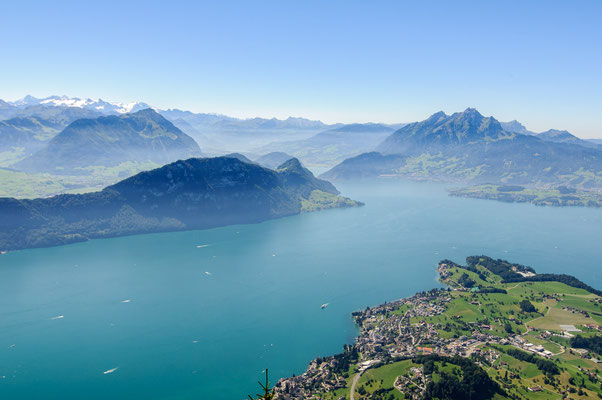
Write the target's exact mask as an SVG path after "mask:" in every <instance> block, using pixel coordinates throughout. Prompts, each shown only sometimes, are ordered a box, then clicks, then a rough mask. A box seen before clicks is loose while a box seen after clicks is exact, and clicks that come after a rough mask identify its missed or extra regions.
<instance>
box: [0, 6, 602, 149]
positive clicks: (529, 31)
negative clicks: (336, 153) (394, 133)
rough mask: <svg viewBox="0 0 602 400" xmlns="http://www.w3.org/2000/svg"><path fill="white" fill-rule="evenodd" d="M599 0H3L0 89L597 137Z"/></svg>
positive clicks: (601, 130) (601, 104)
mask: <svg viewBox="0 0 602 400" xmlns="http://www.w3.org/2000/svg"><path fill="white" fill-rule="evenodd" d="M601 20H602V1H599V0H596V1H558V2H555V1H524V0H523V1H516V2H514V1H501V2H494V1H474V2H468V1H466V2H452V1H441V2H435V1H433V2H430V1H412V2H402V1H392V2H385V1H382V2H381V1H326V0H322V1H299V2H292V1H282V0H281V1H274V2H271V1H247V2H228V1H219V2H217V1H216V2H206V3H204V2H184V1H182V2H177V1H170V2H166V1H161V2H152V1H145V2H126V1H123V2H111V1H102V2H82V1H77V2H62V1H52V2H48V1H44V2H42V1H40V2H32V1H12V2H5V4H3V6H2V11H1V12H0V35H1V37H2V38H3V40H2V54H3V57H2V59H1V62H0V73H1V74H0V76H1V77H2V78H1V79H0V98H3V99H8V100H14V99H16V98H20V97H23V96H24V95H25V94H28V93H29V94H32V95H35V96H48V95H51V94H66V95H69V96H76V97H92V98H98V97H101V98H103V99H105V100H110V101H123V102H127V101H134V100H139V101H145V102H147V103H149V104H151V105H154V106H157V107H160V108H182V109H189V110H192V111H197V112H218V113H223V114H228V115H233V116H239V117H252V116H263V117H272V116H275V117H279V118H282V117H287V116H289V115H291V116H304V117H308V118H313V119H321V120H324V121H326V122H356V121H359V122H362V121H382V122H409V121H413V120H419V119H423V118H425V117H427V116H428V115H430V114H432V113H434V112H436V111H438V110H443V111H446V112H448V113H450V112H454V111H458V110H463V109H464V108H466V107H469V106H470V107H476V108H477V109H479V111H481V112H482V113H483V114H485V115H494V116H495V117H496V118H498V119H500V120H509V119H518V120H519V121H521V122H523V123H524V124H526V125H527V127H528V128H530V129H533V130H536V131H541V130H545V129H548V128H557V129H568V130H570V131H571V132H573V133H575V134H577V135H579V136H582V137H602V24H601V23H600V21H601Z"/></svg>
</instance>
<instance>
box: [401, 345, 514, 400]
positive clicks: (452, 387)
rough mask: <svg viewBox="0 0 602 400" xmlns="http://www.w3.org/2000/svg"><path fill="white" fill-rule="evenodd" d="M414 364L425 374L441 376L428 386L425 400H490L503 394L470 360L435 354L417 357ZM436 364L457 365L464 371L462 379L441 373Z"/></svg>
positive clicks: (413, 360) (495, 383)
mask: <svg viewBox="0 0 602 400" xmlns="http://www.w3.org/2000/svg"><path fill="white" fill-rule="evenodd" d="M412 362H414V363H416V364H422V365H423V370H424V373H425V374H432V373H434V372H436V373H438V374H439V380H438V381H437V382H434V381H432V380H431V382H429V384H428V385H427V387H426V392H425V394H424V399H425V400H431V399H439V400H465V399H471V400H488V399H491V398H492V397H493V396H494V395H495V394H496V393H503V391H502V389H501V388H500V386H499V385H498V383H497V382H495V381H494V380H492V379H491V378H490V377H489V375H487V373H486V372H485V371H484V370H483V369H482V368H481V367H479V366H478V365H477V364H475V363H474V361H472V360H470V359H468V358H464V357H460V356H454V357H444V356H439V355H436V354H435V355H428V356H418V357H415V358H413V359H412ZM436 362H441V363H442V364H443V365H445V364H448V363H449V364H453V365H457V366H458V367H460V369H461V371H462V373H461V377H462V379H460V378H459V377H458V376H456V375H455V374H452V373H446V372H443V371H439V370H438V368H437V366H436V365H435V363H436Z"/></svg>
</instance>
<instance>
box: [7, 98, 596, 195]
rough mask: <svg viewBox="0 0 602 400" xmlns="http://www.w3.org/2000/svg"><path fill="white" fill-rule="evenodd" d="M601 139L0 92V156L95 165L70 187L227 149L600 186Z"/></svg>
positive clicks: (32, 167) (344, 172)
mask: <svg viewBox="0 0 602 400" xmlns="http://www.w3.org/2000/svg"><path fill="white" fill-rule="evenodd" d="M601 148H602V147H601V146H600V143H597V142H596V141H595V140H583V139H579V138H578V137H576V136H574V135H572V134H571V133H570V132H567V131H560V130H554V129H550V130H548V131H545V132H542V133H535V132H532V131H529V130H528V129H527V128H526V127H525V126H524V125H522V124H521V123H520V122H518V121H516V120H515V121H509V122H499V121H497V120H496V119H495V118H493V117H484V116H482V115H481V114H480V113H479V112H478V111H477V110H476V109H471V108H469V109H467V110H465V111H463V112H459V113H454V114H452V115H446V114H445V113H443V112H438V113H435V114H433V115H432V116H431V117H429V118H427V119H426V120H424V121H419V122H414V123H410V124H405V125H404V124H397V125H386V124H378V123H366V124H332V125H328V124H325V123H322V122H320V121H312V120H309V119H304V118H292V117H291V118H288V119H285V120H278V119H275V118H272V119H264V118H252V119H238V118H232V117H228V116H225V115H217V114H208V113H192V112H189V111H182V110H177V109H170V110H158V109H152V108H149V106H148V105H147V104H145V103H141V102H132V103H128V104H123V103H110V102H106V101H103V100H100V99H99V100H91V99H79V98H68V97H66V96H60V97H59V96H51V97H47V98H44V99H38V98H34V97H31V96H26V97H25V98H23V99H21V100H18V101H14V102H6V101H0V167H8V168H11V169H14V170H18V171H24V172H27V173H28V174H34V175H35V174H38V175H39V174H49V173H50V174H52V175H55V176H59V175H60V176H66V177H70V176H71V177H76V176H86V175H90V176H98V174H99V173H101V174H102V176H101V178H102V179H100V181H98V180H97V181H94V182H91V183H89V184H86V183H85V182H84V183H81V182H78V183H77V184H76V185H75V186H74V187H82V188H84V189H85V187H86V186H90V185H93V186H97V185H98V184H102V185H106V184H112V183H114V182H116V181H117V180H118V178H119V179H122V178H124V177H127V176H131V175H132V174H135V173H137V172H139V171H142V170H148V169H151V168H156V167H158V166H161V165H163V164H166V163H169V162H173V161H176V160H178V159H186V158H189V157H198V156H200V155H205V156H206V155H224V154H231V153H239V154H240V157H245V159H242V158H241V160H243V161H248V162H252V161H250V160H251V159H252V160H256V162H257V163H259V164H260V165H263V166H267V167H270V168H276V167H277V166H278V165H280V164H281V163H282V162H284V161H287V160H289V159H290V158H292V157H296V158H298V159H299V160H300V161H301V162H303V163H304V164H305V165H308V166H310V167H322V168H324V167H328V168H332V167H334V168H332V169H331V170H330V171H328V172H327V173H326V174H324V175H323V176H324V177H327V178H329V179H354V178H356V177H371V176H378V175H399V176H405V177H409V178H412V179H437V180H448V181H454V182H459V183H504V184H505V183H516V184H524V185H532V186H546V185H556V184H566V185H569V186H574V187H577V188H581V189H596V188H599V187H601V186H602V185H601V183H600V182H601V181H602V177H600V176H599V174H598V172H599V171H600V165H599V159H600V149H601ZM243 153H244V155H245V156H242V154H243ZM240 157H239V158H240ZM34 175H32V176H34ZM36 179H38V178H36ZM68 179H71V178H68ZM12 180H13V181H15V180H16V178H13V179H12ZM38 180H39V179H38ZM86 190H88V189H86ZM51 193H57V192H51ZM59 193H60V192H59Z"/></svg>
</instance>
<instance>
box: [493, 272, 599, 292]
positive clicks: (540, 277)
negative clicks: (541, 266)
mask: <svg viewBox="0 0 602 400" xmlns="http://www.w3.org/2000/svg"><path fill="white" fill-rule="evenodd" d="M513 282H561V283H564V284H565V285H568V286H572V287H574V288H577V289H584V290H587V291H588V292H590V293H593V294H595V295H597V296H602V291H600V290H598V289H594V288H593V287H591V286H589V285H588V284H586V283H583V282H581V281H580V280H579V279H577V278H575V277H574V276H571V275H566V274H537V275H535V276H520V277H519V278H515V279H506V280H504V283H513Z"/></svg>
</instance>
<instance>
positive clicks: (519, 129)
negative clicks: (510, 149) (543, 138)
mask: <svg viewBox="0 0 602 400" xmlns="http://www.w3.org/2000/svg"><path fill="white" fill-rule="evenodd" d="M500 125H502V128H503V129H504V130H505V131H506V132H512V133H518V134H520V135H535V132H531V131H530V130H528V129H527V128H526V127H525V126H524V125H523V124H521V123H520V122H518V121H517V120H512V121H508V122H500Z"/></svg>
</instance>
